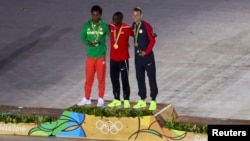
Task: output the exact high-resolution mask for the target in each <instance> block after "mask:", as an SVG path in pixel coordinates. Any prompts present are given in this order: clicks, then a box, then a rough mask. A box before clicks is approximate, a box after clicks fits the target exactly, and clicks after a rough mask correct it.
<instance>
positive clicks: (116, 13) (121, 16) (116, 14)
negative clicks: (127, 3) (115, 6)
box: [113, 11, 123, 20]
mask: <svg viewBox="0 0 250 141" xmlns="http://www.w3.org/2000/svg"><path fill="white" fill-rule="evenodd" d="M114 16H117V17H119V18H121V19H122V20H123V14H122V12H120V11H117V12H115V13H114V15H113V17H114Z"/></svg>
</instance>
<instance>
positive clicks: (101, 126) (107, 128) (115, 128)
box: [96, 120, 123, 134]
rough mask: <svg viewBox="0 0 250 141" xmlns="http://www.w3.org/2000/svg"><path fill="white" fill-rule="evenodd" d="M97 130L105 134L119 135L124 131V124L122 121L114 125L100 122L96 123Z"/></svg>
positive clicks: (109, 122)
mask: <svg viewBox="0 0 250 141" xmlns="http://www.w3.org/2000/svg"><path fill="white" fill-rule="evenodd" d="M96 128H97V129H98V130H100V131H101V133H103V134H108V133H111V134H117V133H118V132H119V131H121V130H122V129H123V124H122V122H120V121H116V122H115V123H113V122H112V121H102V120H98V121H97V122H96Z"/></svg>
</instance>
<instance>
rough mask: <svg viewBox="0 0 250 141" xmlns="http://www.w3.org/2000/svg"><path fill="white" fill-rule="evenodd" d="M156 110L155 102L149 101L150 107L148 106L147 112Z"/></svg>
mask: <svg viewBox="0 0 250 141" xmlns="http://www.w3.org/2000/svg"><path fill="white" fill-rule="evenodd" d="M156 109H157V104H156V102H155V101H153V100H152V101H150V106H149V110H152V111H154V110H156Z"/></svg>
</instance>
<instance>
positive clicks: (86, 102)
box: [77, 97, 91, 106]
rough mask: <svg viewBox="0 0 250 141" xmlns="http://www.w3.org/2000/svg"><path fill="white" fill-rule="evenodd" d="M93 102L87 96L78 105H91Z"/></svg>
mask: <svg viewBox="0 0 250 141" xmlns="http://www.w3.org/2000/svg"><path fill="white" fill-rule="evenodd" d="M89 104H91V100H89V99H86V98H85V97H84V98H83V99H82V100H81V101H80V102H78V103H77V105H78V106H83V105H89Z"/></svg>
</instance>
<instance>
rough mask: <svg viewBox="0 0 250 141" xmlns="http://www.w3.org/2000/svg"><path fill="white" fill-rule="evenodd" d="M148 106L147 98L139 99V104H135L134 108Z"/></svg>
mask: <svg viewBox="0 0 250 141" xmlns="http://www.w3.org/2000/svg"><path fill="white" fill-rule="evenodd" d="M146 106H147V103H146V101H145V100H139V101H138V102H137V104H135V105H134V106H133V108H134V109H140V108H144V107H146Z"/></svg>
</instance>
